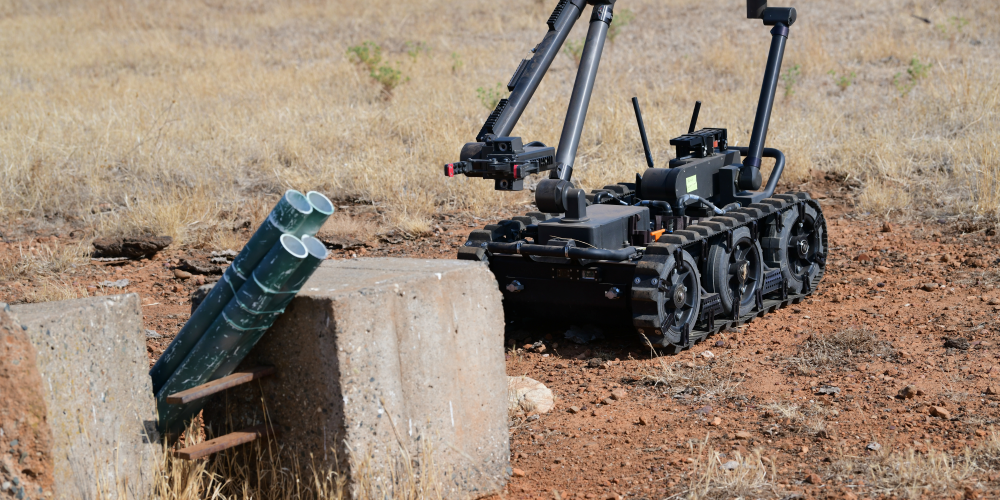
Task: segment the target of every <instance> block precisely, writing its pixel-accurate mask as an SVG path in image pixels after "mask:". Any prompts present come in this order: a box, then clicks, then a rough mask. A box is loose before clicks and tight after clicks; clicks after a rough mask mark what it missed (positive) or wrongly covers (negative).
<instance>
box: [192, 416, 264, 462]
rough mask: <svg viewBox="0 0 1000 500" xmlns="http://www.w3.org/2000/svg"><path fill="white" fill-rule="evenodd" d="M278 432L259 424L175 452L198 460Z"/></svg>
mask: <svg viewBox="0 0 1000 500" xmlns="http://www.w3.org/2000/svg"><path fill="white" fill-rule="evenodd" d="M277 434H278V432H277V430H276V429H274V428H272V427H269V426H267V425H257V426H254V427H251V428H249V429H243V430H242V431H237V432H231V433H229V434H226V435H225V436H219V437H217V438H215V439H211V440H208V441H205V442H204V443H198V444H196V445H194V446H192V447H190V448H183V449H180V450H174V452H173V454H174V456H175V457H178V458H182V459H184V460H198V459H199V458H205V457H207V456H209V455H211V454H213V453H218V452H220V451H222V450H228V449H229V448H232V447H234V446H239V445H241V444H246V443H249V442H252V441H256V440H257V439H259V438H262V437H265V436H268V437H269V436H275V435H277Z"/></svg>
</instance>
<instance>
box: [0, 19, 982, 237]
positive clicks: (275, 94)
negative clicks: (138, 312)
mask: <svg viewBox="0 0 1000 500" xmlns="http://www.w3.org/2000/svg"><path fill="white" fill-rule="evenodd" d="M554 4H555V1H554V0H552V1H551V2H538V1H536V0H512V1H510V2H508V3H506V4H505V8H504V9H503V10H502V11H497V9H495V8H492V7H491V6H489V5H488V4H486V3H483V2H455V1H453V0H429V1H426V2H420V3H419V5H418V4H413V3H408V2H391V1H388V0H373V1H369V2H348V3H343V2H341V3H323V2H295V3H291V2H257V1H251V0H238V1H234V2H203V1H196V0H178V1H173V2H154V1H151V0H132V1H129V2H113V1H110V0H96V1H90V2H51V1H44V2H23V1H22V2H7V3H3V4H2V5H0V20H2V21H0V23H2V26H0V27H2V28H3V29H0V47H2V48H3V52H4V54H6V56H5V57H4V58H3V60H2V61H0V88H2V89H4V92H3V93H2V94H0V111H2V113H0V116H3V117H4V126H3V127H0V151H2V154H0V193H2V194H3V195H2V196H0V217H3V218H5V219H10V218H13V217H38V216H42V215H57V214H66V215H71V214H77V215H81V216H83V217H87V218H89V219H91V221H92V222H93V223H94V224H95V225H97V226H100V228H101V229H100V233H101V234H102V235H113V234H128V233H136V232H153V233H158V234H168V235H171V236H174V237H177V238H179V241H181V242H183V241H189V240H194V241H197V242H198V243H199V244H211V243H212V242H211V241H207V242H206V241H204V238H203V237H202V236H199V235H197V234H195V235H192V234H189V233H191V232H192V231H196V230H197V228H198V227H199V226H200V227H203V228H208V230H206V231H204V234H212V231H214V229H211V228H212V225H213V224H216V223H217V222H219V221H218V219H221V218H224V214H225V212H226V211H227V210H228V207H231V206H241V205H244V204H248V203H251V201H248V200H253V201H260V202H262V203H263V204H264V205H270V204H272V203H273V202H274V201H275V200H276V199H277V197H278V196H280V195H281V193H282V192H283V191H284V190H285V189H286V188H289V187H294V188H298V189H318V190H320V191H323V192H324V193H325V194H327V195H329V196H330V197H331V198H339V199H346V198H348V197H353V198H354V199H362V200H367V201H371V202H380V203H383V204H384V206H385V207H386V210H387V211H386V215H387V217H388V222H389V223H390V224H393V225H398V226H400V227H402V228H404V229H405V230H407V231H411V232H419V230H421V229H422V228H423V227H425V225H426V224H427V219H428V216H429V215H430V214H433V213H434V212H435V211H437V210H444V209H447V210H456V209H459V210H467V211H469V212H470V213H472V214H475V215H480V216H485V215H492V214H495V211H496V209H497V208H501V207H507V208H512V209H513V208H517V209H522V208H523V207H522V204H523V203H525V202H528V201H530V200H531V193H530V191H525V192H522V193H519V194H512V193H496V192H494V191H493V189H492V185H491V183H489V182H482V181H481V180H479V179H466V178H455V179H445V178H444V177H443V176H442V175H441V174H440V168H439V167H440V165H442V164H444V163H446V162H449V161H454V160H456V159H457V156H458V153H459V149H460V148H461V145H462V144H463V143H465V142H467V141H470V140H473V138H474V136H475V133H476V132H477V131H478V130H479V128H480V127H481V125H482V122H483V121H484V120H485V118H486V117H487V115H488V114H489V111H487V110H486V109H485V108H484V107H483V106H482V104H481V103H480V99H479V98H478V97H477V94H476V89H477V88H493V87H494V86H495V85H496V84H497V82H506V81H507V79H508V78H509V76H510V73H511V72H512V71H513V70H514V69H515V68H516V67H517V62H518V60H519V59H520V58H521V57H522V55H523V54H525V53H526V51H527V50H528V49H530V48H531V47H532V46H533V45H534V44H535V43H537V41H538V40H540V39H541V38H542V36H543V34H544V32H545V20H546V19H547V17H548V16H549V14H550V13H551V11H552V8H553V6H554ZM797 7H798V10H799V14H800V16H799V20H798V22H797V23H796V24H795V26H794V27H793V35H792V37H791V38H790V39H789V43H788V51H787V53H786V56H785V66H784V69H785V71H784V72H783V73H785V74H786V78H784V79H783V81H782V87H783V88H782V92H780V94H779V96H778V98H777V102H776V104H775V110H774V118H773V120H772V127H771V129H770V133H769V136H768V145H769V146H772V147H776V148H779V149H782V150H784V151H785V152H786V153H787V154H788V156H789V164H788V167H787V168H786V174H785V176H786V177H785V181H784V182H783V183H782V186H781V187H780V189H787V188H790V187H792V186H795V183H797V182H801V181H803V180H805V179H807V178H808V177H809V173H810V170H811V169H819V170H825V171H836V172H840V173H844V174H851V176H852V178H857V179H860V180H861V181H862V182H863V184H864V185H866V186H868V188H869V189H870V190H871V191H870V192H869V193H868V194H866V195H864V196H862V197H861V198H860V199H859V200H858V204H859V208H860V209H861V210H863V211H868V212H871V213H873V214H877V215H886V214H890V215H895V214H900V213H914V211H921V212H929V213H933V214H953V215H955V214H957V215H962V214H980V215H983V216H989V217H993V218H995V217H997V210H998V208H997V207H998V205H1000V200H998V196H1000V195H998V192H997V190H996V189H995V186H996V185H997V180H998V178H1000V162H998V159H997V144H996V140H995V139H994V138H995V137H996V136H997V131H998V130H1000V113H998V112H997V111H998V109H997V108H998V105H1000V104H998V92H1000V91H998V89H1000V64H997V59H998V54H1000V50H998V49H1000V47H998V46H1000V36H998V28H997V27H998V26H1000V10H998V9H995V8H994V6H993V5H992V4H991V3H990V2H981V1H975V0H941V1H937V0H935V1H931V0H917V1H916V2H913V1H910V0H887V1H883V2H868V3H866V4H863V5H860V4H856V3H850V2H819V1H817V0H810V1H803V2H802V3H801V5H797ZM623 8H624V7H623ZM628 9H629V10H631V11H632V12H634V14H635V17H634V20H632V22H631V23H629V24H628V25H627V26H623V27H622V28H621V29H620V32H619V33H618V35H617V38H616V40H615V43H613V44H609V45H608V46H607V47H606V48H605V55H606V57H605V58H604V60H603V61H602V64H601V72H600V76H599V78H598V82H597V87H596V89H595V92H594V98H593V100H592V101H591V102H592V105H591V108H590V111H589V113H588V116H587V124H586V128H585V131H584V135H583V137H582V140H581V144H580V150H579V155H578V158H577V161H576V165H575V172H576V176H575V181H576V182H577V183H578V185H580V186H581V187H584V188H587V189H590V188H594V187H600V186H603V185H605V184H607V183H611V182H620V181H628V180H630V179H631V178H632V177H633V175H634V173H636V172H641V171H643V170H644V168H645V167H644V164H643V155H642V152H641V147H640V143H639V140H638V135H637V133H636V130H635V123H634V117H633V115H632V110H631V106H630V103H629V97H631V96H633V95H636V96H638V97H639V98H640V100H641V101H642V104H643V107H644V110H645V116H646V124H647V128H648V132H649V137H650V139H651V142H652V147H653V152H654V155H655V157H656V159H657V162H658V163H659V164H661V165H663V164H665V163H666V161H667V159H668V158H669V157H670V156H671V155H672V152H671V151H670V149H671V148H670V146H669V145H668V144H667V142H668V140H669V138H671V137H675V136H677V135H679V134H681V133H683V132H684V128H685V126H686V124H687V120H688V117H689V116H690V111H691V105H692V104H693V101H694V100H695V99H696V98H697V99H700V100H702V101H704V102H705V107H704V108H703V110H702V115H701V116H702V118H701V123H702V124H703V125H705V126H718V127H726V128H728V129H729V131H730V138H731V141H732V142H733V144H735V145H745V144H746V143H747V141H748V138H749V128H750V124H751V122H752V120H753V116H754V112H755V108H756V105H757V97H758V96H757V93H758V89H759V86H760V75H761V73H762V71H763V67H764V61H765V60H766V48H767V44H768V40H769V39H770V37H769V36H768V34H767V32H766V29H764V28H762V27H761V26H760V23H759V22H752V21H748V20H746V19H744V18H743V16H741V15H740V14H741V11H740V6H739V5H736V4H733V3H727V4H726V6H725V8H719V6H718V5H715V4H706V3H704V2H694V1H692V0H668V1H665V2H664V1H656V0H634V1H632V2H630V3H629V5H628ZM914 9H923V11H925V12H924V14H923V15H924V16H926V17H928V18H929V19H930V20H931V21H932V24H926V23H923V22H921V21H919V20H916V19H914V18H913V17H912V16H911V15H910V14H912V12H913V11H914ZM389 20H391V22H387V21H389ZM957 20H960V21H961V22H958V21H957ZM678 25H679V26H702V27H709V26H710V27H711V28H712V29H698V30H672V31H669V33H668V36H664V33H665V31H664V30H663V27H664V26H678ZM473 26H474V27H475V28H474V29H473V28H471V27H473ZM470 29H471V30H473V31H474V34H475V36H470V33H471V32H470ZM586 29H587V23H586V22H580V23H578V24H577V26H576V28H575V29H574V31H573V33H572V34H571V35H570V39H571V40H578V39H581V38H582V37H583V36H584V33H585V32H586ZM365 41H372V42H374V43H376V44H378V45H379V46H380V47H381V48H382V52H381V56H382V57H383V59H384V61H386V62H387V63H388V64H389V65H390V66H391V67H392V68H394V69H395V70H398V71H400V72H401V73H400V78H401V80H400V81H403V82H405V83H402V84H400V85H398V86H396V87H395V88H394V89H393V90H392V98H391V99H386V98H385V89H384V88H383V85H382V84H381V83H380V82H379V81H376V80H375V79H373V78H372V77H371V75H370V72H369V71H367V70H365V69H363V68H359V67H358V64H356V63H354V62H352V60H351V58H350V55H349V49H350V48H351V47H356V46H358V45H359V44H361V43H363V42H365ZM413 47H421V50H420V51H418V52H417V53H416V55H413V54H412V52H413ZM498 54H499V58H498ZM408 56H409V57H408ZM914 60H915V61H916V65H914ZM458 61H461V64H459V63H458ZM650 61H656V62H655V63H653V64H651V63H650ZM575 69H576V63H575V61H573V59H572V58H571V57H568V56H565V55H559V56H558V57H557V58H556V60H555V62H554V63H553V65H552V68H551V70H550V74H549V75H548V77H547V79H546V81H545V82H544V83H543V84H542V85H541V87H540V88H539V89H538V92H536V94H535V96H534V99H533V102H532V103H531V105H530V107H529V108H528V110H527V113H525V115H524V116H523V117H522V119H521V120H520V123H519V124H518V127H517V128H516V129H515V131H514V133H515V134H516V135H519V136H522V137H525V138H526V140H540V141H543V142H545V143H547V144H552V145H554V144H556V143H557V142H558V138H559V133H560V131H561V128H562V120H563V118H564V112H565V109H566V105H567V102H568V96H569V94H570V91H571V89H572V85H573V81H574V78H573V75H574V72H575ZM793 69H794V70H795V71H794V73H789V71H791V70H793ZM831 71H833V72H834V74H835V76H831V75H830V72H831ZM843 75H853V76H852V77H851V78H850V81H849V82H848V81H846V80H843ZM838 78H839V79H838ZM695 89H696V90H697V92H695ZM693 92H694V93H696V94H697V95H694V93H693ZM529 184H530V183H529ZM104 205H107V206H110V207H111V210H110V211H106V212H105V211H99V212H98V213H92V212H93V209H94V208H95V207H97V206H104ZM196 221H200V222H198V223H197V224H194V223H195V222H196ZM219 227H221V228H223V229H225V227H226V224H221V225H220V226H219ZM209 240H211V238H209ZM224 245H227V246H231V243H224Z"/></svg>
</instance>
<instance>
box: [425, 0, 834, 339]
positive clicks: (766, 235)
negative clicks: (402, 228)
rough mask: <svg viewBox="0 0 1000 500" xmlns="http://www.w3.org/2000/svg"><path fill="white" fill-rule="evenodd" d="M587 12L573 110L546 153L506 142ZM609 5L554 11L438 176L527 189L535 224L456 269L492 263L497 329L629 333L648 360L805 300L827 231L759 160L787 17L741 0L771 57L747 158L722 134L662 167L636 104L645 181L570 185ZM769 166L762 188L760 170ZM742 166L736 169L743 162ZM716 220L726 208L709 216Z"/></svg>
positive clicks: (475, 246)
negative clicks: (516, 323) (567, 324)
mask: <svg viewBox="0 0 1000 500" xmlns="http://www.w3.org/2000/svg"><path fill="white" fill-rule="evenodd" d="M587 4H590V5H592V6H593V8H592V12H591V17H590V27H589V31H588V33H587V39H586V42H585V45H584V48H583V55H582V58H581V61H580V66H579V69H578V72H577V76H576V81H575V84H574V87H573V93H572V96H571V98H570V104H569V110H568V111H567V114H566V120H565V122H564V125H563V130H562V135H561V137H560V140H559V148H558V151H557V150H556V148H553V147H549V146H545V145H544V144H542V143H540V142H530V143H527V144H524V143H523V142H522V140H521V138H520V137H510V136H509V134H510V132H511V131H512V129H513V128H514V125H515V124H516V123H517V120H518V119H519V118H520V116H521V114H522V112H523V111H524V109H525V107H526V105H527V103H528V101H529V100H530V99H531V96H532V95H533V94H534V92H535V90H536V89H537V88H538V84H539V82H540V81H541V79H542V77H543V76H544V74H545V72H546V71H547V70H548V68H549V65H550V64H551V63H552V60H553V59H554V58H555V56H556V55H557V54H558V52H559V50H560V48H561V47H562V44H563V42H564V41H565V40H566V36H567V35H568V34H569V31H570V29H571V28H572V26H573V24H574V23H575V22H576V21H577V20H578V19H579V18H580V15H581V13H582V11H583V9H584V8H585V7H586V6H587ZM614 4H615V0H560V2H559V4H558V6H556V8H555V11H554V12H553V13H552V15H551V16H550V17H549V20H548V27H549V30H548V32H547V33H546V35H545V37H544V39H543V40H542V42H541V43H540V44H539V45H538V46H537V47H535V48H534V49H533V50H532V52H533V53H534V55H533V56H532V58H531V59H525V60H522V61H521V63H520V65H519V66H518V68H517V70H516V71H515V72H514V75H513V77H512V78H511V80H510V83H509V84H508V85H507V88H508V90H510V91H511V94H510V97H509V98H507V99H501V100H500V102H499V103H498V104H497V107H496V109H495V110H494V111H493V112H492V113H491V114H490V116H489V118H488V119H487V120H486V123H485V124H484V125H483V127H482V130H481V131H480V132H479V134H478V136H477V137H476V142H472V143H468V144H466V145H465V146H464V147H463V148H462V152H461V161H458V162H455V163H449V164H447V165H445V167H444V173H445V175H447V176H449V177H454V176H455V175H456V174H464V175H466V176H469V177H484V178H487V179H493V180H494V187H495V189H496V190H498V191H519V190H522V189H523V187H524V186H523V183H524V178H525V177H527V176H528V175H530V174H535V173H540V172H545V171H549V172H550V174H549V177H548V178H547V179H544V180H542V181H540V182H539V183H538V184H537V186H536V189H535V204H536V206H537V207H538V209H539V210H540V211H539V212H531V213H528V214H526V215H525V216H523V217H514V218H513V219H512V220H504V221H500V222H499V223H497V224H491V225H488V226H486V227H485V228H483V229H481V230H476V231H473V232H472V233H471V234H470V235H469V238H468V241H467V242H466V243H465V245H464V246H463V247H461V248H460V249H459V251H458V258H459V259H468V260H477V261H484V262H487V263H488V264H489V267H490V270H491V271H492V272H493V273H494V275H495V276H496V278H497V281H498V283H499V285H500V288H501V292H502V293H503V297H504V308H505V312H506V316H507V318H508V319H510V318H521V319H532V318H536V319H541V320H552V319H555V320H567V321H589V322H594V323H600V324H611V325H623V324H629V323H630V324H631V325H633V327H634V328H635V329H636V330H637V331H638V333H639V334H641V335H642V336H644V337H645V339H646V341H647V342H648V343H649V344H650V345H651V346H653V347H656V348H662V349H663V350H664V351H666V352H670V353H677V352H679V351H681V350H683V349H687V348H689V347H690V346H692V345H693V344H694V343H695V342H698V341H701V340H703V339H704V338H706V337H707V336H709V335H711V334H714V333H716V332H718V331H720V330H722V329H724V328H728V327H731V326H735V325H739V324H742V323H746V322H749V321H752V320H753V319H754V318H756V317H759V316H763V315H764V314H767V313H768V312H773V311H774V310H775V309H777V308H779V307H785V306H786V305H788V304H789V303H798V302H800V301H802V300H803V299H804V298H805V297H806V296H808V295H810V294H811V293H812V292H813V291H814V290H815V289H816V287H817V285H819V283H820V281H821V280H822V279H823V274H824V270H825V267H826V253H827V235H826V223H825V221H824V218H823V213H822V211H821V209H820V206H819V205H818V204H817V203H816V202H815V201H814V200H812V199H810V198H809V195H808V194H806V193H788V194H779V195H775V194H774V191H775V187H776V186H777V183H778V180H779V179H780V177H781V172H782V170H783V169H784V166H785V156H784V154H782V152H781V151H778V150H776V149H772V148H765V147H764V140H765V138H766V136H767V127H768V123H769V121H770V115H771V109H772V106H773V104H774V95H775V91H776V88H777V84H778V78H779V75H780V71H781V62H782V58H783V55H784V50H785V43H786V41H787V38H788V34H789V27H790V26H791V25H792V24H793V23H794V22H795V18H796V12H795V9H793V8H778V7H768V6H767V1H766V0H748V1H747V17H748V18H750V19H761V20H763V22H764V24H765V25H767V26H772V27H773V28H772V29H771V46H770V51H769V54H768V59H767V66H766V69H765V72H764V81H763V84H762V86H761V93H760V101H759V102H758V105H757V113H756V117H755V119H754V126H753V132H752V135H751V139H750V144H749V147H731V146H729V144H728V135H727V131H726V130H725V129H718V128H706V129H701V130H695V126H696V124H697V120H698V113H699V110H700V107H701V102H698V103H696V104H695V109H694V114H693V116H692V118H691V123H690V127H689V130H688V133H687V134H685V135H682V136H680V137H677V138H674V139H672V140H671V141H670V145H672V146H674V147H676V158H675V159H673V160H671V161H670V163H669V165H668V168H656V167H655V166H654V162H653V157H652V154H651V152H650V148H649V142H648V140H647V137H646V132H645V127H644V125H643V120H642V114H641V112H640V109H639V103H638V100H637V99H636V98H633V99H632V104H633V106H634V110H635V114H636V121H637V122H638V127H639V132H640V137H641V139H642V143H643V148H644V150H645V154H646V163H647V165H648V167H649V168H648V169H647V170H646V171H645V172H643V173H642V174H641V175H638V174H637V175H636V179H635V182H634V183H619V184H616V185H613V186H605V187H604V188H603V189H597V190H593V191H591V192H590V193H589V194H588V193H585V192H584V191H583V190H582V189H577V188H575V187H574V186H573V184H572V183H571V182H570V178H571V176H572V173H573V161H574V159H575V157H576V152H577V147H578V146H579V143H580V136H581V133H582V130H583V125H584V120H585V118H586V114H587V108H588V105H589V103H590V97H591V94H592V91H593V88H594V80H595V77H596V75H597V69H598V64H599V62H600V58H601V53H602V51H603V48H604V42H605V38H606V34H607V31H608V26H609V25H610V23H611V20H612V15H613V8H614ZM763 157H767V158H773V159H775V165H774V168H773V169H772V171H771V175H770V177H769V178H768V181H767V183H766V185H764V187H763V189H761V184H762V176H761V173H760V165H761V158H763ZM741 158H742V161H740V159H741ZM719 207H721V208H719Z"/></svg>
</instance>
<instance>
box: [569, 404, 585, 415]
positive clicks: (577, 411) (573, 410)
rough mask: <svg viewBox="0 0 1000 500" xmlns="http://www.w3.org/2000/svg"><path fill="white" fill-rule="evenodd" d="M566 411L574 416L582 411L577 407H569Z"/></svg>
mask: <svg viewBox="0 0 1000 500" xmlns="http://www.w3.org/2000/svg"><path fill="white" fill-rule="evenodd" d="M568 411H569V412H570V413H572V414H574V415H576V414H577V413H580V412H581V411H582V410H580V407H579V406H570V407H569V410H568Z"/></svg>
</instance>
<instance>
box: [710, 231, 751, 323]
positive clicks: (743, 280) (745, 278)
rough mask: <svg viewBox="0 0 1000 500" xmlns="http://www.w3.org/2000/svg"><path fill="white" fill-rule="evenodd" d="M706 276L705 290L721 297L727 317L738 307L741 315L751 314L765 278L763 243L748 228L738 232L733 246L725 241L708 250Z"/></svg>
mask: <svg viewBox="0 0 1000 500" xmlns="http://www.w3.org/2000/svg"><path fill="white" fill-rule="evenodd" d="M705 274H706V275H707V276H706V278H707V279H706V283H705V289H706V290H707V291H709V292H711V293H718V294H719V299H720V300H721V301H722V309H723V313H724V314H725V315H727V316H732V314H733V311H734V309H735V308H736V307H737V306H738V307H739V315H740V316H743V315H745V314H749V313H750V312H751V311H753V309H754V307H755V306H756V305H757V300H756V299H757V296H756V295H757V290H758V289H759V288H760V286H761V284H762V282H763V279H764V261H763V251H762V250H761V247H760V243H759V242H757V241H756V240H754V239H753V237H752V235H751V234H750V230H749V229H748V228H746V227H740V228H737V229H735V230H734V231H733V244H732V246H729V245H727V243H726V242H725V241H723V242H721V243H720V244H716V245H713V246H712V247H711V249H710V250H709V251H708V262H707V265H706V266H705Z"/></svg>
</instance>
